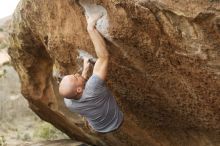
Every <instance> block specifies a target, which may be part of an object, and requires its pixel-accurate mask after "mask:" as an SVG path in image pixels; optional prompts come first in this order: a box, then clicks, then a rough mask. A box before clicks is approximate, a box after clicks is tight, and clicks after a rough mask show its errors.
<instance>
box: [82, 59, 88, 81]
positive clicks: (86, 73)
mask: <svg viewBox="0 0 220 146" xmlns="http://www.w3.org/2000/svg"><path fill="white" fill-rule="evenodd" d="M83 60H84V61H83V71H82V77H83V78H84V79H86V80H87V79H88V71H89V67H90V63H89V58H86V57H85V58H83Z"/></svg>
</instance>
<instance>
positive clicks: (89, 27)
mask: <svg viewBox="0 0 220 146" xmlns="http://www.w3.org/2000/svg"><path fill="white" fill-rule="evenodd" d="M102 16H103V14H99V13H96V14H91V16H88V15H87V14H86V20H87V24H88V25H87V30H93V29H94V28H95V25H96V23H97V21H98V20H99V19H100V18H101V17H102Z"/></svg>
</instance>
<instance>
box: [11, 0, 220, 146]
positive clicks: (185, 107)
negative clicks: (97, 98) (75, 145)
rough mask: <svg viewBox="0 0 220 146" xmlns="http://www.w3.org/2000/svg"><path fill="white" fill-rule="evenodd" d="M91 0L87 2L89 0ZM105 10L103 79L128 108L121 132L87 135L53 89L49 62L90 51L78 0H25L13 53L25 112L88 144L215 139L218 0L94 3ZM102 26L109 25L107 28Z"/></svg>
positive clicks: (219, 83) (70, 68)
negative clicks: (105, 70)
mask: <svg viewBox="0 0 220 146" xmlns="http://www.w3.org/2000/svg"><path fill="white" fill-rule="evenodd" d="M86 2H88V1H86ZM92 2H93V3H94V4H99V5H101V6H102V7H103V8H105V9H106V10H107V12H108V16H106V19H108V23H109V26H108V27H106V26H103V25H104V24H106V23H101V22H100V25H99V29H100V30H101V29H103V31H102V33H103V35H104V36H105V37H106V39H107V40H109V41H108V50H109V52H110V54H111V61H110V67H109V75H108V79H109V80H108V82H107V83H108V85H109V88H110V89H111V90H112V91H113V94H114V95H115V97H116V100H117V102H118V104H119V106H120V107H121V109H122V111H123V112H124V114H125V122H124V124H123V126H122V127H121V128H120V130H119V131H116V132H112V133H109V134H104V135H101V134H93V133H91V132H90V131H89V130H88V129H86V128H85V126H84V125H83V124H82V119H81V117H80V116H78V115H75V114H72V113H70V112H69V111H68V110H67V109H66V108H65V107H64V104H63V99H62V97H60V96H59V95H58V94H57V84H56V82H55V81H54V79H53V77H52V74H53V66H56V68H57V69H58V70H59V71H60V72H62V73H63V74H70V73H74V72H76V71H78V70H79V69H80V65H81V64H79V61H78V60H77V56H78V52H77V49H83V50H85V51H87V52H88V53H90V54H92V55H93V56H95V52H94V49H93V45H92V42H91V41H90V39H89V36H88V34H87V31H86V20H85V17H84V9H83V7H81V5H80V3H79V1H74V0H55V1H50V0H23V1H21V2H20V4H19V6H18V7H17V10H16V13H15V14H14V16H13V17H14V18H13V22H12V25H11V34H10V42H11V47H10V50H9V53H10V56H11V57H12V61H13V64H14V67H15V68H16V70H17V72H18V73H19V76H20V79H21V83H22V93H23V95H24V96H25V98H26V99H27V100H28V101H29V104H30V108H31V109H32V110H33V111H34V112H35V113H36V114H38V115H39V116H40V117H41V118H42V119H44V120H46V121H48V122H50V123H52V124H54V125H55V126H56V127H57V128H59V129H60V130H62V131H63V132H65V133H66V134H68V135H69V136H70V137H71V138H75V139H77V140H80V141H84V142H87V143H89V144H94V145H120V146H121V145H138V146H140V145H149V146H153V145H155V146H156V145H164V146H169V145H178V146H195V145H196V146H197V145H199V146H200V145H201V146H206V145H216V146H217V145H220V141H219V139H220V122H219V121H220V98H219V97H220V90H219V88H220V50H219V45H220V11H219V10H220V5H219V2H218V1H210V0H204V1H197V0H186V1H180V0H163V1H162V0H151V1H144V0H142V1H141V0H94V1H92ZM106 29H107V30H106Z"/></svg>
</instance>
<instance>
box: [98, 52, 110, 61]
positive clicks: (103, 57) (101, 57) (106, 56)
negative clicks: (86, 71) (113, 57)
mask: <svg viewBox="0 0 220 146" xmlns="http://www.w3.org/2000/svg"><path fill="white" fill-rule="evenodd" d="M98 58H99V59H101V60H109V54H108V53H106V54H103V55H102V56H99V57H98Z"/></svg>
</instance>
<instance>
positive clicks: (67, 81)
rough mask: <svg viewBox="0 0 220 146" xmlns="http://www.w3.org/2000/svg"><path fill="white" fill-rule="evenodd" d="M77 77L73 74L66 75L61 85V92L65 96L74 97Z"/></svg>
mask: <svg viewBox="0 0 220 146" xmlns="http://www.w3.org/2000/svg"><path fill="white" fill-rule="evenodd" d="M76 87H77V85H76V79H75V77H74V76H73V75H67V76H64V77H63V79H62V81H61V82H60V86H59V93H60V95H61V96H63V97H74V96H75V95H76V94H77V92H76Z"/></svg>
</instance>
